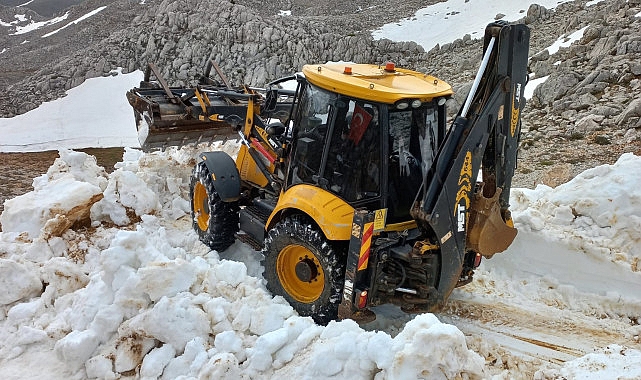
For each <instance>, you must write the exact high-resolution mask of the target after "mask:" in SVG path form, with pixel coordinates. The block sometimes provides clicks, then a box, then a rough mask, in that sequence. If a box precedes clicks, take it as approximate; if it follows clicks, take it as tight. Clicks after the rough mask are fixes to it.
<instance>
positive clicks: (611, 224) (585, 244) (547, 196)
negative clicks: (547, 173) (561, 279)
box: [511, 153, 641, 272]
mask: <svg viewBox="0 0 641 380" xmlns="http://www.w3.org/2000/svg"><path fill="white" fill-rule="evenodd" d="M640 171H641V158H640V157H638V156H635V155H633V154H632V153H626V154H624V155H622V156H621V157H620V158H619V160H618V161H617V162H616V163H615V164H614V165H602V166H599V167H596V168H593V169H589V170H586V171H585V172H583V173H581V174H580V175H578V176H577V177H576V178H574V179H572V180H571V181H569V182H568V183H565V184H563V185H560V186H558V187H557V188H555V189H553V188H551V187H548V186H545V185H538V186H537V187H536V189H534V190H529V189H515V190H514V191H513V193H512V199H511V202H512V210H513V217H514V221H515V223H517V224H518V228H519V229H520V230H524V231H533V232H537V231H545V232H546V233H545V235H546V236H548V237H549V238H552V239H557V240H563V241H565V242H567V244H569V246H570V247H571V248H574V249H577V250H579V251H583V252H585V253H586V254H588V255H595V256H601V257H607V258H608V260H611V261H616V262H620V263H624V264H626V265H629V266H630V268H631V269H632V271H633V272H639V271H641V266H640V265H639V260H640V259H641V195H640V194H639V191H638V189H640V188H641V178H640V177H639V176H638V175H635V174H633V173H639V172H640Z"/></svg>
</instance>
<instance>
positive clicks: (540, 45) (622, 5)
mask: <svg viewBox="0 0 641 380" xmlns="http://www.w3.org/2000/svg"><path fill="white" fill-rule="evenodd" d="M437 1H438V0H429V1H418V0H412V1H398V0H384V1H381V2H375V3H374V2H370V1H365V0H357V1H353V2H340V1H336V0H331V1H324V2H313V1H309V0H277V1H273V2H259V1H257V0H233V1H211V0H164V1H160V0H144V1H142V2H134V1H129V0H116V1H109V0H86V1H84V2H82V3H81V4H78V5H74V6H72V7H70V8H68V9H65V10H64V12H68V16H67V18H66V19H65V20H64V21H62V22H59V23H57V24H55V25H47V26H44V27H42V28H40V29H38V30H36V31H33V32H28V33H23V34H16V26H18V25H20V23H21V22H22V23H27V22H29V20H34V21H45V19H46V18H45V17H44V16H41V15H39V14H37V13H35V12H33V11H29V12H25V10H24V8H16V7H1V8H0V19H1V20H3V21H4V23H0V31H2V33H1V35H0V51H1V52H2V53H0V59H2V62H3V65H2V67H0V86H1V87H2V88H3V96H2V97H1V100H0V116H2V117H12V116H14V115H17V114H21V113H24V112H27V111H29V110H31V109H33V108H35V107H37V106H38V105H39V104H41V103H42V102H43V101H48V100H51V99H55V98H57V97H60V96H63V95H64V91H65V90H66V89H69V88H72V87H74V86H77V85H79V84H80V83H82V82H83V81H84V80H85V79H87V78H90V77H95V76H100V75H109V72H110V71H111V70H113V69H115V68H117V67H122V68H123V71H124V72H130V71H133V70H138V69H142V68H144V67H145V66H146V64H147V63H148V62H155V63H156V64H157V66H158V67H160V68H161V70H162V75H163V76H164V77H165V78H167V79H168V81H169V82H170V84H181V85H182V84H187V83H189V82H190V81H192V80H194V79H195V78H197V77H198V76H199V75H200V73H201V72H202V68H203V67H204V64H205V62H206V61H207V60H208V59H210V58H211V59H214V60H215V61H216V62H217V63H218V64H219V65H220V67H221V68H222V69H223V71H224V72H225V73H226V74H227V76H229V77H230V79H231V80H232V82H234V83H237V84H240V83H247V84H251V85H262V84H264V83H266V82H267V81H270V80H273V79H276V78H278V77H280V76H283V75H287V74H289V73H292V72H295V71H297V70H299V69H300V67H301V66H302V65H303V64H305V63H309V62H324V61H328V60H332V61H338V60H346V61H354V62H373V63H384V62H386V61H388V60H391V61H394V62H396V63H397V65H399V66H404V67H409V68H415V69H419V70H422V71H426V72H429V73H431V74H434V75H436V76H437V77H440V78H442V79H444V80H447V81H448V82H450V83H451V84H452V85H453V86H454V88H455V90H457V97H456V101H457V102H459V103H460V102H462V99H463V97H464V96H465V94H466V93H467V89H468V88H469V86H470V82H471V80H472V79H473V77H474V74H475V72H476V69H477V66H478V63H479V62H480V59H481V50H482V45H481V44H482V42H481V41H480V40H477V39H472V38H471V37H470V36H469V35H468V36H465V37H464V38H461V39H458V40H456V41H454V42H452V43H450V44H446V45H443V46H434V47H421V46H419V45H417V44H416V43H414V42H398V43H395V42H392V41H389V40H374V39H373V38H372V36H371V30H373V29H375V28H377V27H379V26H381V25H383V24H385V23H387V22H392V21H394V20H398V19H401V18H404V17H411V16H412V15H413V14H414V12H415V11H416V10H417V9H419V8H421V7H425V6H427V5H429V4H431V3H436V2H437ZM105 6H106V7H105ZM101 7H105V8H104V9H102V10H101V11H100V12H98V13H96V14H94V15H93V16H91V17H89V18H87V19H85V20H83V21H82V22H77V23H73V20H77V19H78V18H80V17H82V16H83V15H85V14H87V13H89V12H91V11H94V10H96V9H99V8H101ZM391 10H393V11H391ZM640 12H641V0H605V1H600V2H597V1H589V2H588V1H585V0H577V1H574V2H569V3H564V4H561V5H560V6H558V7H557V8H555V9H554V10H547V9H545V8H543V7H541V6H537V5H532V6H530V7H529V9H527V12H526V13H524V18H523V20H521V21H522V22H525V23H526V24H527V25H528V26H529V27H530V28H531V30H532V37H531V47H530V56H531V60H530V67H529V69H530V71H531V73H532V79H536V78H543V77H546V76H547V77H548V78H547V80H546V81H545V82H544V83H543V84H541V85H540V86H539V87H538V88H537V89H536V91H535V92H534V96H533V97H532V99H530V101H529V103H528V105H527V106H526V109H525V111H524V114H523V125H522V132H523V133H522V141H521V144H522V149H521V159H520V161H519V162H520V166H519V169H518V175H517V177H518V178H517V184H519V185H522V186H531V185H533V184H535V183H539V182H544V183H547V184H550V185H556V184H558V183H560V182H564V181H566V180H567V179H569V178H571V177H572V176H574V175H575V174H577V173H579V172H580V171H582V170H584V169H585V168H587V167H591V166H595V165H596V164H600V163H606V162H607V163H612V162H614V160H615V159H616V158H617V157H618V156H619V155H620V154H621V153H622V152H625V151H641V142H640V140H641V121H640V120H641V96H640V95H641V32H640V30H641V15H640V14H639V13H640ZM25 13H26V14H27V17H26V18H25V17H22V18H21V19H22V20H23V21H20V19H18V18H15V15H22V14H25ZM7 20H16V21H14V22H13V23H12V24H11V25H6V24H7ZM489 21H491V20H488V22H489ZM66 24H69V26H68V27H65V28H64V29H61V30H59V31H58V32H56V33H54V34H50V33H51V32H53V31H55V30H58V29H60V28H61V26H63V25H66ZM582 28H585V29H584V31H583V37H581V38H580V39H579V40H578V41H577V42H575V43H573V44H572V45H570V46H569V47H567V48H561V49H559V50H558V52H555V53H554V54H550V53H549V51H548V50H546V47H548V46H550V45H551V44H552V43H553V42H554V41H556V40H557V39H558V38H559V37H561V36H563V35H567V34H569V33H572V32H576V31H579V30H581V29H582ZM427 32H429V31H426V33H427ZM3 46H6V47H4V48H3ZM455 109H457V108H456V107H452V110H455ZM97 117H99V115H97Z"/></svg>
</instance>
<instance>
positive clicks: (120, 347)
mask: <svg viewBox="0 0 641 380" xmlns="http://www.w3.org/2000/svg"><path fill="white" fill-rule="evenodd" d="M237 147H238V145H237V144H234V143H232V142H228V143H227V144H225V145H218V146H215V147H214V149H221V150H225V151H227V152H228V153H230V154H233V153H234V152H235V151H236V149H237ZM198 152H199V151H197V150H191V149H186V148H184V149H182V150H175V149H171V150H168V151H166V152H164V153H161V152H156V153H148V154H144V153H141V152H140V151H137V150H131V149H128V150H126V151H125V154H124V157H123V162H121V163H119V164H117V165H116V168H117V170H115V171H114V172H113V173H111V174H109V175H107V174H106V172H105V171H104V169H103V168H101V167H99V166H98V165H96V163H95V160H94V158H93V157H91V156H88V155H86V154H85V153H80V152H73V151H67V150H62V151H60V158H59V159H57V160H56V161H55V163H54V164H53V165H52V166H51V168H50V169H49V171H48V172H47V173H46V174H45V175H43V176H41V177H38V178H36V179H35V180H34V190H33V191H32V192H30V193H28V194H25V195H24V196H20V197H17V198H14V199H13V200H10V201H8V202H6V203H5V211H4V213H3V214H2V216H1V218H0V220H1V221H2V227H3V232H1V233H0V283H1V285H2V288H3V289H5V292H4V293H3V295H2V296H1V297H0V339H2V345H1V346H0V358H2V359H0V377H2V378H15V379H18V378H31V377H33V376H35V375H37V374H39V373H41V371H43V369H46V370H47V371H48V373H50V377H51V378H57V379H63V378H64V379H81V378H100V379H115V378H142V379H173V378H178V377H180V376H186V377H194V378H203V379H222V378H229V379H258V378H260V379H264V378H284V377H291V378H301V379H304V378H310V379H311V378H314V379H319V378H320V379H329V378H347V377H349V378H350V379H366V378H367V379H370V378H376V379H409V378H428V379H446V378H447V379H449V378H457V377H461V378H470V379H475V378H476V379H480V378H488V377H491V373H490V372H489V371H488V367H487V365H488V364H487V363H485V359H484V357H483V356H482V355H480V354H479V353H476V352H474V351H473V350H471V349H470V348H469V347H468V343H467V342H466V336H465V335H464V334H463V332H462V331H461V330H459V328H457V327H455V326H453V325H451V324H446V323H442V322H440V321H439V319H438V318H437V317H436V316H434V315H432V314H422V315H418V316H416V317H414V318H408V320H409V322H407V323H405V324H404V325H403V326H402V327H401V328H399V329H398V330H395V331H398V334H395V335H391V334H390V333H388V332H385V331H366V330H364V329H363V328H362V327H359V326H358V325H357V324H356V323H354V322H353V321H350V320H346V321H341V322H332V323H330V324H329V325H328V326H318V325H316V324H314V322H313V321H312V320H311V319H310V318H302V317H299V316H297V314H296V313H295V312H294V311H293V309H292V308H291V307H290V306H289V305H288V304H287V303H286V302H285V301H284V299H282V298H281V297H275V298H274V297H273V296H272V295H271V294H270V293H269V292H268V291H267V290H266V289H265V286H264V280H263V279H262V276H261V271H262V268H261V267H260V265H259V264H258V263H259V256H260V253H259V252H255V251H253V250H251V249H250V248H249V247H247V246H246V245H244V244H241V243H236V244H235V245H233V246H232V247H231V248H230V249H229V250H228V251H227V252H224V253H218V252H216V251H210V250H209V249H208V248H206V246H204V245H203V244H201V243H200V242H199V241H198V238H197V236H196V234H195V233H193V232H192V229H191V221H190V216H189V201H188V181H189V175H190V171H191V168H192V166H193V164H194V163H195V162H196V158H197V153H198ZM639 169H641V158H639V157H637V156H634V155H631V154H626V155H623V156H622V157H621V159H620V160H619V162H617V163H616V164H615V165H604V166H601V167H597V168H594V169H591V170H588V171H586V172H585V173H583V174H581V175H580V176H578V177H577V178H575V179H574V180H573V181H571V182H569V183H567V184H565V185H562V186H559V187H558V188H556V189H552V188H549V187H545V186H539V187H537V189H535V190H527V189H515V190H514V192H513V199H512V204H513V206H512V207H513V209H514V212H513V216H514V220H515V222H516V225H517V227H518V228H519V229H520V233H519V236H518V237H517V241H516V242H515V244H514V248H512V247H511V248H510V250H511V251H512V253H510V252H508V253H506V254H503V255H497V257H496V258H494V259H492V260H491V261H488V264H486V269H482V270H481V271H480V273H479V275H478V279H477V282H476V283H477V285H475V286H476V287H482V286H483V284H489V283H493V284H502V285H501V289H500V291H501V292H502V293H504V294H508V293H509V292H513V293H512V294H511V295H509V297H512V298H513V300H514V302H518V297H517V296H515V294H516V295H518V292H521V294H523V295H525V296H527V297H530V296H533V294H534V293H536V292H540V294H542V293H543V292H542V291H541V290H540V288H538V287H536V286H534V285H527V284H526V283H525V282H523V283H519V282H518V281H517V282H512V281H513V280H515V279H516V278H512V279H511V280H510V277H509V276H507V275H502V274H501V270H498V269H497V268H498V267H502V270H503V271H510V269H509V268H510V265H511V264H510V262H509V261H510V260H516V262H518V261H519V260H523V261H526V262H531V260H532V258H533V257H535V256H537V255H541V252H539V251H537V250H538V249H540V248H541V246H540V244H546V243H545V241H548V243H549V244H552V242H554V241H557V242H559V241H563V242H564V244H566V243H568V244H569V245H568V247H571V248H574V251H572V250H571V249H569V248H568V250H567V252H566V251H563V252H562V253H559V252H560V251H558V250H557V251H554V250H552V251H554V252H553V254H556V255H568V256H567V257H568V258H567V260H573V259H574V257H575V256H576V257H579V259H580V257H581V256H585V255H589V256H593V257H594V256H599V257H600V258H601V259H602V260H603V262H604V263H606V264H610V265H614V266H616V268H615V270H616V271H618V272H616V273H622V275H621V276H620V277H619V278H618V280H620V281H621V282H619V283H618V284H617V283H613V284H610V285H611V286H612V287H614V288H613V289H610V291H609V293H608V292H606V293H604V295H603V299H604V301H603V304H604V305H605V304H606V303H607V302H606V301H605V300H606V299H607V298H608V296H610V295H612V292H615V291H619V292H620V293H619V294H620V295H623V296H624V298H623V300H624V302H629V307H630V310H632V311H631V312H633V310H636V309H634V308H635V307H636V306H635V305H637V304H638V303H639V300H638V296H637V300H635V298H634V295H635V294H634V293H635V292H637V290H638V287H639V285H637V284H638V283H639V281H638V280H639V273H638V268H637V266H636V265H637V264H636V263H637V262H638V258H639V256H640V255H641V254H640V253H639V231H640V228H639V227H641V226H639V220H640V219H639V218H640V215H641V202H640V200H639V199H640V198H639V196H638V195H637V194H636V191H637V189H638V188H639V187H640V186H639V185H640V183H639V179H638V177H637V176H636V175H635V174H636V173H638V172H639ZM87 189H90V190H91V191H88V190H87ZM95 194H99V195H100V198H101V199H100V200H97V201H95V202H92V201H88V200H87V199H92V197H93V196H94V195H95ZM78 205H85V206H86V207H85V208H89V213H88V214H87V215H88V217H89V218H90V220H89V222H88V223H85V224H80V225H78V224H75V225H71V224H69V225H66V228H68V229H66V230H64V231H60V233H58V234H57V235H51V234H47V233H46V231H47V226H48V225H50V224H51V223H52V222H51V220H55V219H59V218H61V215H62V216H64V215H68V214H73V210H74V209H76V208H77V207H78ZM54 209H55V210H56V211H55V213H54V212H53V211H52V210H54ZM23 210H27V212H24V211H23ZM20 211H23V212H20ZM87 215H85V216H86V217H87ZM534 233H538V234H539V235H542V236H543V237H537V238H536V239H538V240H536V239H535V237H534ZM545 237H547V238H545ZM546 239H547V240H546ZM533 245H534V246H535V248H534V249H532V246H533ZM525 247H529V248H525ZM528 249H529V251H528ZM572 255H574V256H572ZM230 258H240V259H242V262H241V261H235V260H230ZM563 260H565V259H561V261H563ZM591 262H593V261H591ZM621 263H624V264H625V265H621ZM487 265H490V266H489V267H487ZM512 265H514V264H512ZM538 265H539V264H538V263H537V264H535V265H532V264H530V265H522V264H521V265H515V267H514V268H515V269H514V270H516V268H521V269H520V270H523V268H526V270H532V269H531V267H533V266H534V267H535V266H538ZM540 266H541V268H542V269H541V270H542V271H546V270H548V268H546V267H545V265H543V264H541V265H540ZM604 268H605V267H604ZM604 268H598V269H599V270H604ZM565 270H566V271H567V267H566V268H565ZM591 271H592V272H594V271H595V268H594V267H592V268H591ZM514 273H515V272H512V274H513V275H514ZM550 273H553V271H550V272H547V274H542V276H548V275H549V274H550ZM613 273H614V272H613ZM501 276H503V277H501ZM563 276H564V274H563V273H560V274H559V275H558V277H557V278H559V279H561V278H564V277H563ZM626 276H627V277H626ZM541 281H543V282H547V283H550V282H551V281H553V280H552V279H551V278H549V277H548V278H547V279H544V280H541ZM626 281H627V283H626ZM588 282H590V281H588V280H586V283H588ZM576 283H577V284H578V283H579V282H576ZM473 284H474V283H473ZM531 284H534V282H532V283H531ZM628 285H629V286H628ZM475 286H471V287H470V288H469V289H470V291H472V292H473V291H474V289H475ZM497 286H498V285H497ZM617 286H618V287H619V288H618V289H617V288H616V287H617ZM626 287H627V288H628V289H627V290H626V289H623V288H626ZM466 288H467V287H466ZM537 289H538V290H537ZM582 290H584V289H577V290H576V292H577V294H575V295H574V296H571V297H574V298H575V299H577V300H578V299H579V298H580V296H579V295H578V292H579V291H582ZM483 291H487V289H485V290H483ZM626 291H627V293H626ZM528 292H533V294H529V293H528ZM568 294H570V293H569V292H568V291H567V290H566V291H565V292H564V294H563V295H562V296H561V297H566V298H567V297H568ZM612 302H618V301H612ZM637 306H638V305H637ZM586 307H591V305H589V304H588V305H587V306H586ZM383 319H384V318H383ZM381 328H382V329H383V330H384V329H385V327H384V325H383V326H382V327H381ZM631 333H632V334H633V332H631ZM613 347H614V346H613ZM639 355H641V353H640V352H639V351H637V350H634V349H631V348H626V347H619V348H616V349H615V348H612V349H606V348H603V350H602V351H600V352H595V353H594V354H590V355H588V356H586V357H583V358H579V359H576V360H574V361H570V362H568V363H566V364H565V365H564V366H562V367H560V368H556V369H550V368H542V369H541V371H539V372H538V375H539V376H540V377H541V378H554V376H557V375H563V376H566V374H569V375H571V377H576V376H579V375H581V374H585V373H591V374H594V375H597V374H599V373H601V374H611V373H617V371H618V369H617V367H616V366H618V365H624V366H625V368H627V369H626V370H627V371H628V372H629V373H631V374H632V375H630V376H632V377H633V376H641V368H640V366H635V365H631V364H630V363H631V362H630V360H631V359H634V358H637V357H639ZM36 361H37V362H38V366H33V363H34V362H36ZM604 361H605V363H606V364H599V363H602V362H604ZM607 363H609V364H607ZM621 363H627V364H621ZM595 365H597V366H598V365H605V367H603V370H599V371H597V370H596V369H595ZM613 366H614V369H612V367H613ZM588 367H589V368H590V369H589V370H588V369H586V368H588ZM603 371H605V372H603ZM612 371H614V372H612ZM630 371H631V372H630ZM575 375H576V376H575ZM506 376H507V377H506ZM508 377H509V375H507V374H504V375H503V376H500V375H498V377H494V378H495V379H504V378H508ZM586 378H589V377H586ZM594 378H596V377H594Z"/></svg>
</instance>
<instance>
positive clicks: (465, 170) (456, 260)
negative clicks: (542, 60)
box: [412, 22, 529, 298]
mask: <svg viewBox="0 0 641 380" xmlns="http://www.w3.org/2000/svg"><path fill="white" fill-rule="evenodd" d="M528 47H529V29H528V28H527V27H526V26H525V25H509V24H507V23H504V22H496V23H492V24H490V25H488V27H487V28H486V32H485V41H484V59H483V63H482V65H481V68H480V69H479V72H478V74H477V77H476V79H475V81H474V85H473V87H472V89H471V91H470V93H469V95H468V97H467V100H466V102H465V104H464V105H463V107H461V109H460V111H459V113H458V115H457V117H456V119H455V120H454V122H453V124H452V126H451V128H450V130H449V132H448V134H447V136H446V138H445V142H444V143H443V144H442V145H441V149H440V150H439V152H438V154H437V156H436V159H435V161H434V164H433V166H432V168H431V170H430V171H429V172H428V175H427V176H426V177H425V180H424V183H423V186H422V188H421V191H420V192H419V194H418V195H417V198H416V201H415V202H414V205H413V207H412V216H413V217H414V218H415V220H416V221H417V224H418V225H419V227H420V228H421V229H422V230H423V231H425V232H426V233H427V234H432V235H433V236H434V239H435V240H436V241H438V242H439V244H440V249H441V257H442V268H441V278H440V281H439V286H438V288H439V295H440V297H442V298H446V297H447V295H449V292H450V291H451V290H452V289H453V288H454V287H455V286H456V285H457V283H458V281H459V275H458V274H459V273H461V269H462V267H463V265H464V257H465V256H466V254H467V253H468V252H470V251H472V252H476V253H477V254H481V255H483V256H485V257H491V256H492V255H493V254H494V253H497V252H501V251H503V250H505V249H506V248H507V247H508V246H509V245H510V244H511V242H512V241H513V239H514V237H515V236H516V229H514V228H513V227H512V221H511V218H510V214H509V210H508V207H509V196H510V187H511V179H512V175H513V174H514V170H515V167H516V155H517V148H518V140H519V133H520V113H521V111H522V109H523V107H524V105H525V99H524V98H523V90H524V88H525V84H526V83H527V78H528V77H527V54H528ZM480 170H482V179H483V182H482V183H480V184H477V183H476V179H477V177H478V173H479V171H480Z"/></svg>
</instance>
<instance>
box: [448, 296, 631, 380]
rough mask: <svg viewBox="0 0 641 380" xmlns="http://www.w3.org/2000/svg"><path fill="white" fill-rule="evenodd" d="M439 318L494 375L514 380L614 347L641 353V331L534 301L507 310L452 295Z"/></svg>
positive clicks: (502, 305) (497, 305)
mask: <svg viewBox="0 0 641 380" xmlns="http://www.w3.org/2000/svg"><path fill="white" fill-rule="evenodd" d="M437 316H438V317H439V319H440V320H441V321H443V322H445V323H449V324H452V325H454V326H456V327H457V328H459V329H460V330H461V331H462V332H463V334H465V336H466V338H467V339H466V340H467V344H468V348H470V349H472V350H474V351H475V352H477V353H479V354H480V355H482V356H483V357H484V358H485V360H486V368H488V369H489V370H491V371H494V372H496V373H493V374H499V373H502V372H504V371H506V370H507V371H508V372H509V376H510V378H514V379H521V378H522V379H532V378H533V377H534V374H535V372H536V371H538V370H539V369H541V368H550V367H555V366H558V365H561V364H563V363H564V362H566V361H570V360H573V359H576V358H579V357H582V356H584V355H587V354H589V353H592V352H594V351H595V349H597V348H601V347H606V346H608V345H611V344H619V345H622V346H626V347H630V348H634V349H637V350H641V341H640V338H639V334H638V332H639V328H638V327H639V326H634V325H632V324H631V323H628V322H625V321H623V320H620V319H616V318H599V317H594V316H587V315H585V314H583V313H581V312H578V311H572V310H559V309H555V308H553V307H550V306H546V305H542V304H538V303H536V302H534V301H533V303H532V304H531V305H507V304H505V303H503V302H488V301H486V300H474V299H463V298H457V296H456V295H455V294H453V296H452V298H450V300H449V301H448V304H447V305H446V308H445V309H444V310H443V311H442V312H441V313H438V314H437Z"/></svg>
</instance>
